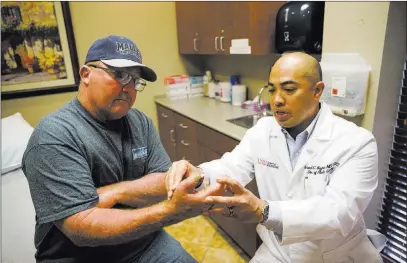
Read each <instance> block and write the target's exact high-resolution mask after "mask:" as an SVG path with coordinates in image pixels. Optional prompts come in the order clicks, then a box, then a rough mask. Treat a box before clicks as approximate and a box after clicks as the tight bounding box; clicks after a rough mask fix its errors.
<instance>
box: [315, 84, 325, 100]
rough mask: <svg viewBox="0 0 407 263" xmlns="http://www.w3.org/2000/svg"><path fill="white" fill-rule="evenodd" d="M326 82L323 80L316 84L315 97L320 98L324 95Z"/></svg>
mask: <svg viewBox="0 0 407 263" xmlns="http://www.w3.org/2000/svg"><path fill="white" fill-rule="evenodd" d="M324 88H325V83H324V82H322V81H318V82H317V84H316V85H315V89H314V96H315V98H317V99H319V98H320V97H321V96H322V92H323V91H324Z"/></svg>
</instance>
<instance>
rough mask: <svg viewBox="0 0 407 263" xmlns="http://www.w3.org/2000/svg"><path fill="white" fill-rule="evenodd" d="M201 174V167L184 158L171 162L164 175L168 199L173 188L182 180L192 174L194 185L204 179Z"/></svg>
mask: <svg viewBox="0 0 407 263" xmlns="http://www.w3.org/2000/svg"><path fill="white" fill-rule="evenodd" d="M201 175H202V172H201V169H200V168H197V167H195V166H193V165H192V164H190V163H189V162H188V161H186V160H181V161H177V162H173V163H172V166H171V167H170V169H169V170H168V171H167V174H166V176H165V187H166V190H167V195H168V200H170V199H171V197H172V195H173V193H174V190H175V189H176V188H177V186H178V184H179V183H180V182H181V181H182V180H184V179H186V178H188V177H190V176H193V177H195V181H196V186H198V185H200V183H202V181H203V179H204V178H203V176H201Z"/></svg>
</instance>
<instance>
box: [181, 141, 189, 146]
mask: <svg viewBox="0 0 407 263" xmlns="http://www.w3.org/2000/svg"><path fill="white" fill-rule="evenodd" d="M181 144H182V145H184V146H189V143H187V142H185V141H184V140H181Z"/></svg>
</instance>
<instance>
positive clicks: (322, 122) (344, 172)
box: [166, 52, 382, 263]
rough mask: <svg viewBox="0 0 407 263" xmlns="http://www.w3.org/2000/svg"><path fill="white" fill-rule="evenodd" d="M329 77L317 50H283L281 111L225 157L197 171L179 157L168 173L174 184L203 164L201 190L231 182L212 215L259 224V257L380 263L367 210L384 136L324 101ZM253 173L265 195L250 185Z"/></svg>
mask: <svg viewBox="0 0 407 263" xmlns="http://www.w3.org/2000/svg"><path fill="white" fill-rule="evenodd" d="M321 74H322V73H321V69H320V66H319V63H318V62H317V61H316V60H315V59H314V58H313V57H311V56H309V55H306V54H304V53H299V52H295V53H289V54H286V55H284V56H282V57H281V58H280V59H279V60H278V61H277V62H276V63H275V65H274V66H273V68H272V70H271V73H270V78H269V84H268V85H269V93H270V105H271V109H272V111H273V113H274V116H273V117H264V118H262V119H260V120H259V121H258V123H257V124H256V125H255V126H254V127H253V128H251V129H249V130H248V131H247V133H246V134H245V136H244V138H243V139H242V141H241V142H240V144H239V145H238V146H236V148H235V149H234V150H233V151H232V152H229V153H225V154H224V155H223V156H222V158H221V159H219V160H214V161H211V162H208V163H204V164H201V165H200V166H199V168H196V167H194V166H192V165H191V164H189V163H188V162H186V161H179V162H175V163H174V164H173V167H172V168H171V170H170V172H169V173H168V176H167V178H166V180H167V183H168V184H169V185H172V189H175V187H176V185H177V183H178V182H179V181H180V180H181V179H182V176H184V175H186V176H188V175H189V174H190V173H191V171H192V172H194V171H195V172H196V171H198V170H200V172H201V173H203V175H204V177H205V181H204V183H203V184H202V186H201V188H202V187H204V186H205V184H208V183H209V184H213V183H214V182H218V183H221V184H225V185H227V187H228V189H229V190H230V191H231V192H233V193H234V195H233V196H230V197H226V196H214V197H208V198H207V203H208V204H216V205H217V206H218V207H219V208H215V209H212V210H211V211H210V212H211V213H220V212H222V213H223V214H224V215H225V216H230V217H234V218H236V220H241V221H243V222H256V223H259V224H258V226H257V232H258V234H259V236H260V238H261V239H262V241H263V243H262V245H261V246H260V247H259V249H258V250H257V252H256V254H255V256H254V257H253V259H252V260H251V261H250V262H251V263H277V262H278V263H280V262H284V263H348V262H349V263H350V262H353V263H376V262H382V259H381V257H380V254H379V252H378V250H376V249H375V247H374V246H373V245H372V243H371V242H370V240H369V238H368V237H367V234H366V227H365V223H364V220H363V216H362V214H363V212H364V210H365V209H366V207H367V206H368V204H369V202H370V200H371V198H372V196H373V192H374V190H375V188H376V187H377V147H376V141H375V138H374V137H373V135H372V134H371V133H370V132H369V131H367V130H365V129H363V128H361V127H358V126H356V125H355V124H353V123H351V122H349V121H346V120H344V119H342V118H340V117H337V116H335V115H334V114H333V113H332V112H331V110H330V109H329V107H328V106H327V105H326V104H324V103H323V102H320V101H319V99H320V96H321V94H322V92H323V89H324V83H323V82H322V81H321V79H322V76H321ZM185 171H187V172H186V174H185ZM225 175H226V177H225ZM254 178H255V179H256V182H257V187H258V190H259V196H260V198H257V197H256V196H255V195H254V194H252V193H251V192H250V191H249V190H247V189H245V188H244V186H245V185H246V184H248V183H249V182H250V181H251V180H253V179H254ZM171 194H172V193H171V191H170V192H169V196H171ZM217 206H215V207H217Z"/></svg>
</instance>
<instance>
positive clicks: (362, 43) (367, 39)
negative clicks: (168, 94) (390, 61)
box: [2, 2, 389, 130]
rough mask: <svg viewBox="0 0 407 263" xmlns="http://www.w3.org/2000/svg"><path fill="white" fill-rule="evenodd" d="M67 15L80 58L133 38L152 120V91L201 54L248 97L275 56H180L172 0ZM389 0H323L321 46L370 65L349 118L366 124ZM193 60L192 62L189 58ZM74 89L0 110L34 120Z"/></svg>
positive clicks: (75, 6) (142, 104)
mask: <svg viewBox="0 0 407 263" xmlns="http://www.w3.org/2000/svg"><path fill="white" fill-rule="evenodd" d="M70 6H71V15H72V22H73V27H74V33H75V38H76V45H77V51H78V56H79V62H80V63H83V61H84V58H85V55H86V51H87V49H88V47H89V46H90V45H91V43H92V42H93V41H94V40H95V39H96V38H98V37H102V36H105V35H107V34H119V35H120V34H121V35H125V36H128V37H130V38H132V39H133V40H134V41H135V42H136V44H137V45H138V46H139V48H140V49H141V52H142V55H143V58H144V62H145V63H147V64H149V65H151V66H152V67H153V68H154V69H155V70H156V71H157V73H158V77H159V78H158V81H157V82H155V83H151V84H149V85H148V88H146V90H145V91H144V92H143V93H141V94H140V95H139V96H138V98H137V101H136V104H135V107H136V108H139V109H140V110H142V111H144V112H146V113H147V114H148V115H149V116H151V117H152V118H153V120H154V122H155V123H156V119H155V108H154V103H153V96H154V95H156V94H160V93H162V92H163V78H164V76H166V75H171V74H181V73H186V72H187V73H189V72H195V73H197V72H199V70H198V69H196V68H195V67H194V65H197V64H199V63H196V60H197V59H198V60H201V61H202V62H203V63H204V64H205V66H203V67H200V70H201V71H200V72H201V73H203V70H206V69H211V70H212V71H213V72H214V73H215V76H217V77H218V78H219V79H221V80H227V79H228V76H230V75H231V74H240V75H242V81H243V83H245V84H247V85H248V86H249V98H253V97H254V96H255V93H256V92H257V91H258V90H259V88H260V87H261V86H263V85H264V84H265V83H266V82H267V79H268V70H269V67H270V65H272V64H273V63H274V61H275V60H276V59H277V58H278V56H277V55H274V56H244V55H233V56H203V57H201V58H199V57H198V58H197V57H195V58H193V57H186V58H185V59H182V58H180V56H179V54H178V48H177V34H176V19H175V3H174V2H148V3H146V2H114V3H113V2H71V3H70ZM388 7H389V2H326V7H325V21H324V23H325V27H324V44H323V52H358V53H360V54H361V55H362V56H363V57H364V58H365V59H366V60H367V61H368V63H370V64H371V65H372V69H373V70H372V74H371V78H370V88H369V93H368V101H367V110H366V111H367V112H366V114H365V115H364V116H361V117H359V118H353V119H351V121H354V122H355V123H357V124H360V125H362V126H363V127H365V128H367V129H369V130H371V129H372V126H373V119H374V114H375V103H376V98H377V92H378V84H379V79H380V67H381V62H382V53H383V45H384V36H385V28H386V22H387V15H388ZM194 61H195V62H194ZM74 95H75V94H74V93H67V94H62V95H52V96H44V97H42V98H38V97H34V98H27V99H19V100H11V101H3V102H2V116H7V115H10V114H12V113H14V112H16V111H20V112H21V113H22V114H23V116H25V117H26V118H27V119H28V121H29V122H30V123H31V124H33V125H35V124H36V123H37V122H38V120H39V119H40V118H41V117H42V116H44V115H45V114H47V113H49V112H50V111H53V110H55V109H57V108H59V107H60V106H61V105H62V104H63V103H65V102H66V101H68V100H70V99H71V98H72V97H73V96H74Z"/></svg>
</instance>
